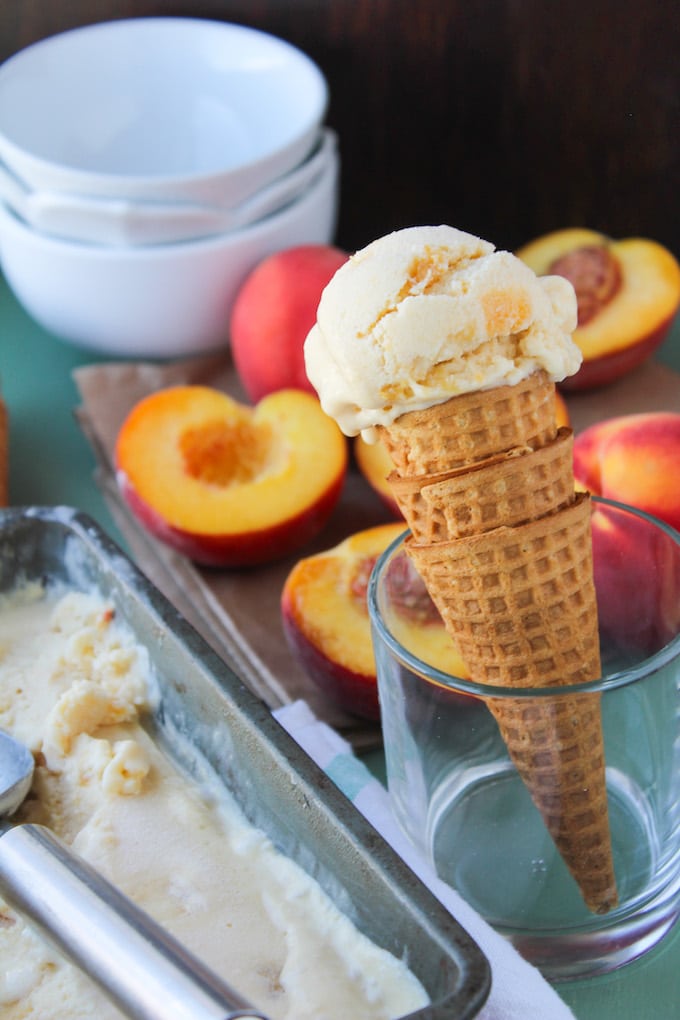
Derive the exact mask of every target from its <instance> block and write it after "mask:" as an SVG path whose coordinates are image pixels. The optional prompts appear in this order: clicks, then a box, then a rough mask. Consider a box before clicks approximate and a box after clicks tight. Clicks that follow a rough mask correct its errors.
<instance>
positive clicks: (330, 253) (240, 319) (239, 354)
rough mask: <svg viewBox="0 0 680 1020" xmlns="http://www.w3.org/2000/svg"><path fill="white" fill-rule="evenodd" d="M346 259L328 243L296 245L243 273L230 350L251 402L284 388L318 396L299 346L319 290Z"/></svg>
mask: <svg viewBox="0 0 680 1020" xmlns="http://www.w3.org/2000/svg"><path fill="white" fill-rule="evenodd" d="M347 258H348V256H347V254H346V253H345V252H343V251H341V250H340V249H339V248H334V247H332V246H330V245H321V244H309V245H300V246H298V247H295V248H287V249H285V250H284V251H280V252H276V253H275V254H273V255H270V256H268V257H267V258H266V259H264V261H263V262H260V263H259V264H258V265H257V266H256V267H255V269H253V270H252V272H251V273H250V274H249V275H248V276H247V277H246V279H245V281H244V283H243V285H242V286H241V288H240V290H239V292H238V294H237V296H236V301H235V302H234V307H233V309H232V314H231V323H230V334H231V350H232V354H233V357H234V364H235V365H236V371H237V372H238V375H239V378H240V380H241V383H242V384H243V388H244V389H245V391H246V393H247V394H248V396H249V397H250V399H251V400H252V401H253V402H254V403H256V402H257V401H258V400H261V398H262V397H264V396H267V394H269V393H274V392H275V391H276V390H282V389H291V388H293V389H301V390H306V391H307V392H308V393H312V394H314V395H316V393H315V390H314V389H313V387H312V385H311V383H310V382H309V380H308V379H307V373H306V371H305V362H304V354H303V346H304V342H305V339H306V337H307V334H308V332H309V331H310V329H311V328H312V326H313V325H314V322H315V320H316V310H317V307H318V304H319V299H320V297H321V292H322V291H323V289H324V287H325V286H326V284H327V283H328V282H329V280H330V279H331V277H332V276H334V274H335V272H336V270H337V269H339V268H340V266H341V265H342V264H343V263H344V262H346V261H347Z"/></svg>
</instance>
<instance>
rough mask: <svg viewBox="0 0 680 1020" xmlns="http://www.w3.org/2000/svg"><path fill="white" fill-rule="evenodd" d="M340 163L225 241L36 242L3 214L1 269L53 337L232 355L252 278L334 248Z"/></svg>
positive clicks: (120, 349)
mask: <svg viewBox="0 0 680 1020" xmlns="http://www.w3.org/2000/svg"><path fill="white" fill-rule="evenodd" d="M338 171H339V159H338V157H337V154H334V157H333V159H332V160H330V161H329V164H328V166H327V168H326V169H325V170H324V171H323V172H322V174H321V176H320V177H319V178H318V180H316V181H315V182H314V183H313V185H312V186H311V187H310V188H309V189H308V190H307V191H306V192H305V193H304V194H303V195H302V196H301V197H300V198H299V199H298V200H297V201H295V202H293V203H291V205H289V206H287V207H286V208H285V209H283V210H281V211H280V212H278V213H275V214H273V215H272V216H269V217H268V218H267V219H264V220H260V222H258V223H256V224H253V225H252V226H250V227H245V228H244V229H242V230H238V231H232V232H231V233H228V234H223V235H220V236H218V237H213V238H207V239H204V240H199V241H191V242H185V243H181V244H167V245H154V246H146V247H142V246H139V247H127V248H126V247H122V248H121V247H98V246H94V245H89V244H82V243H78V242H75V241H63V240H60V239H58V238H53V237H49V236H47V235H46V234H42V233H38V232H37V231H35V230H33V229H32V228H31V227H30V226H28V224H26V223H25V222H23V221H22V220H20V219H19V218H18V217H17V216H16V215H15V214H14V213H12V212H11V211H10V210H9V209H8V208H7V206H5V205H3V204H0V264H1V266H2V270H3V272H4V275H5V278H6V280H7V283H8V284H9V286H10V287H11V288H12V290H13V291H14V293H15V295H16V297H17V299H18V300H19V302H20V303H21V304H22V305H23V306H24V308H25V309H26V310H27V311H28V312H29V314H30V315H32V316H33V318H34V319H35V320H36V321H37V322H38V323H39V324H40V325H42V326H43V327H44V328H45V329H46V330H47V331H48V332H50V333H53V334H54V335H56V336H57V337H60V338H61V339H63V340H67V341H69V342H71V343H74V344H76V345H78V346H81V347H85V348H89V349H91V350H96V351H99V352H101V353H106V354H109V355H113V356H117V357H149V358H170V357H180V356H185V355H192V354H199V353H204V352H207V351H212V350H217V349H220V348H224V347H226V345H227V344H228V324H229V317H230V313H231V307H232V304H233V301H234V298H235V296H236V293H237V291H238V289H239V287H240V286H241V284H242V282H243V280H244V279H245V277H246V275H247V274H248V272H249V271H250V270H251V269H252V268H253V267H254V266H255V265H256V264H257V263H258V262H260V261H261V260H262V259H264V258H265V257H266V256H267V255H269V254H271V253H272V252H274V251H280V250H282V249H284V248H289V247H293V246H295V245H299V244H328V243H330V242H331V240H332V238H333V235H334V232H335V226H336V217H337V202H338V187H337V184H338Z"/></svg>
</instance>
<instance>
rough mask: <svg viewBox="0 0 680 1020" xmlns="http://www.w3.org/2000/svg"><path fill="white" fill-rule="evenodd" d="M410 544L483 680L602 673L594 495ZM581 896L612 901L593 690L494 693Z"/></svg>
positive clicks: (561, 680) (503, 727)
mask: <svg viewBox="0 0 680 1020" xmlns="http://www.w3.org/2000/svg"><path fill="white" fill-rule="evenodd" d="M406 547H407V550H408V552H409V555H410V556H411V558H412V560H413V562H414V563H415V565H416V567H417V569H418V571H419V573H420V574H421V576H422V577H423V579H424V581H425V584H426V586H427V588H428V591H429V593H430V596H431V597H432V599H433V601H434V602H435V604H436V606H437V608H438V609H439V612H440V614H441V616H442V618H443V620H444V623H445V625H446V627H447V629H448V630H449V633H450V634H451V635H452V637H453V638H454V640H455V642H456V644H457V646H458V649H459V651H460V653H461V655H462V657H463V659H464V660H465V663H466V665H467V666H468V668H469V670H470V674H471V676H472V677H473V678H474V679H475V680H476V681H477V682H480V683H485V684H492V685H495V686H498V687H506V688H513V687H521V688H523V689H526V688H532V687H536V688H539V687H540V688H546V687H555V688H559V687H560V686H563V685H567V684H576V683H583V682H586V681H588V680H593V679H596V678H598V677H599V676H600V659H599V640H598V629H597V605H596V601H595V588H594V583H593V570H592V551H591V539H590V499H589V497H588V495H587V494H586V493H579V494H578V495H576V496H574V498H573V499H572V501H571V502H570V503H569V504H568V505H567V506H563V507H561V508H560V509H557V510H555V511H554V512H552V513H549V514H547V515H546V516H542V517H539V518H538V519H536V520H531V521H525V522H524V523H521V524H518V525H515V526H505V525H504V526H501V527H496V528H493V529H492V530H490V531H485V532H483V533H481V534H475V535H471V536H466V537H463V538H458V539H455V540H449V541H443V542H436V543H431V544H421V543H418V542H416V541H415V540H414V538H413V536H411V537H410V538H409V539H408V540H407V545H406ZM487 704H488V706H489V708H490V709H491V711H492V712H493V714H494V716H495V717H496V720H497V722H498V725H499V728H500V731H501V735H502V737H503V739H504V741H505V743H506V746H507V749H508V753H509V754H510V756H511V758H512V760H513V762H514V764H515V767H516V768H517V770H518V773H519V774H520V776H521V777H522V779H523V781H524V783H525V784H526V786H527V788H528V790H529V792H530V794H531V796H532V798H533V800H534V803H535V804H536V806H537V807H538V809H539V811H540V812H541V814H542V816H543V819H544V822H545V824H546V826H547V828H548V830H549V832H550V834H551V836H552V837H553V839H554V841H555V843H556V845H557V847H558V849H559V851H560V853H561V855H562V857H563V858H564V860H565V863H566V864H567V866H568V867H569V869H570V871H571V872H572V874H573V876H574V878H575V879H576V881H577V883H578V885H579V887H580V889H581V893H582V895H583V898H584V900H585V902H586V904H587V905H588V907H589V908H590V909H591V910H593V911H594V912H596V913H601V912H605V911H607V910H609V909H611V907H612V906H613V905H614V903H615V902H616V890H615V880H614V871H613V864H612V857H611V840H610V833H609V823H608V817H607V794H606V786H605V771H604V747H603V739H602V731H601V719H600V706H599V695H597V694H582V695H577V694H572V695H560V694H559V692H558V691H556V693H555V696H554V697H551V696H550V695H545V693H542V694H541V696H540V697H536V698H532V697H531V696H527V695H526V693H525V692H524V691H523V694H522V697H518V698H489V699H488V700H487Z"/></svg>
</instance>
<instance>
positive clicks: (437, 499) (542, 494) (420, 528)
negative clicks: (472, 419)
mask: <svg viewBox="0 0 680 1020" xmlns="http://www.w3.org/2000/svg"><path fill="white" fill-rule="evenodd" d="M572 454H573V433H572V431H571V429H568V428H562V429H559V431H558V433H557V435H556V437H555V439H554V440H552V441H551V442H548V443H546V444H545V445H543V446H540V447H538V449H536V450H532V449H531V447H526V446H525V447H516V448H515V449H513V450H509V451H508V452H507V453H504V454H501V455H499V456H497V457H490V458H487V459H486V460H483V461H477V462H476V463H475V464H473V465H470V466H468V467H464V468H457V469H454V470H453V471H449V472H446V473H442V474H439V475H425V476H422V477H419V476H411V475H408V476H406V477H403V478H402V477H401V476H400V475H398V474H397V473H396V472H393V473H392V474H391V475H390V476H389V479H388V481H389V482H390V485H391V489H392V493H393V495H394V498H395V500H396V502H397V504H398V505H399V508H400V509H401V512H402V514H403V515H404V518H405V520H406V522H407V524H408V526H409V528H410V529H411V532H412V534H413V538H414V541H415V542H418V543H421V544H428V543H433V542H445V541H447V540H449V539H454V538H462V537H465V536H467V535H474V534H479V533H481V532H483V531H488V530H491V529H492V528H497V527H501V526H502V525H504V524H505V525H515V524H521V523H522V522H523V521H530V520H535V519H536V518H538V517H543V516H545V515H546V514H549V513H552V512H553V511H555V510H558V509H559V508H560V507H563V506H566V505H567V504H568V503H569V502H570V501H571V500H572V499H573V498H574V475H573V468H572Z"/></svg>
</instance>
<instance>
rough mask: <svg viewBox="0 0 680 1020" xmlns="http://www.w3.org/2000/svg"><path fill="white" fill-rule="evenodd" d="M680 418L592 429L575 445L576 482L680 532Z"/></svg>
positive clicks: (636, 417)
mask: <svg viewBox="0 0 680 1020" xmlns="http://www.w3.org/2000/svg"><path fill="white" fill-rule="evenodd" d="M679 466H680V414H676V413H674V412H671V411H652V412H647V413H644V414H630V415H622V416H620V417H616V418H609V419H607V420H605V421H602V422H598V423H597V424H595V425H591V426H590V428H587V429H585V430H584V431H583V432H581V433H580V434H579V435H577V436H576V438H575V440H574V477H575V479H576V482H577V484H578V485H580V486H582V487H583V488H585V489H589V490H590V492H592V493H594V494H595V495H597V496H606V497H608V498H609V499H615V500H618V501H619V502H621V503H628V504H629V505H631V506H634V507H638V508H639V509H641V510H645V511H646V512H647V513H650V514H653V515H654V516H655V517H659V518H660V519H661V520H663V521H665V522H666V523H667V524H670V525H671V526H672V527H674V528H676V529H678V530H680V489H679V488H678V486H677V484H676V483H677V478H678V468H679Z"/></svg>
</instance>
